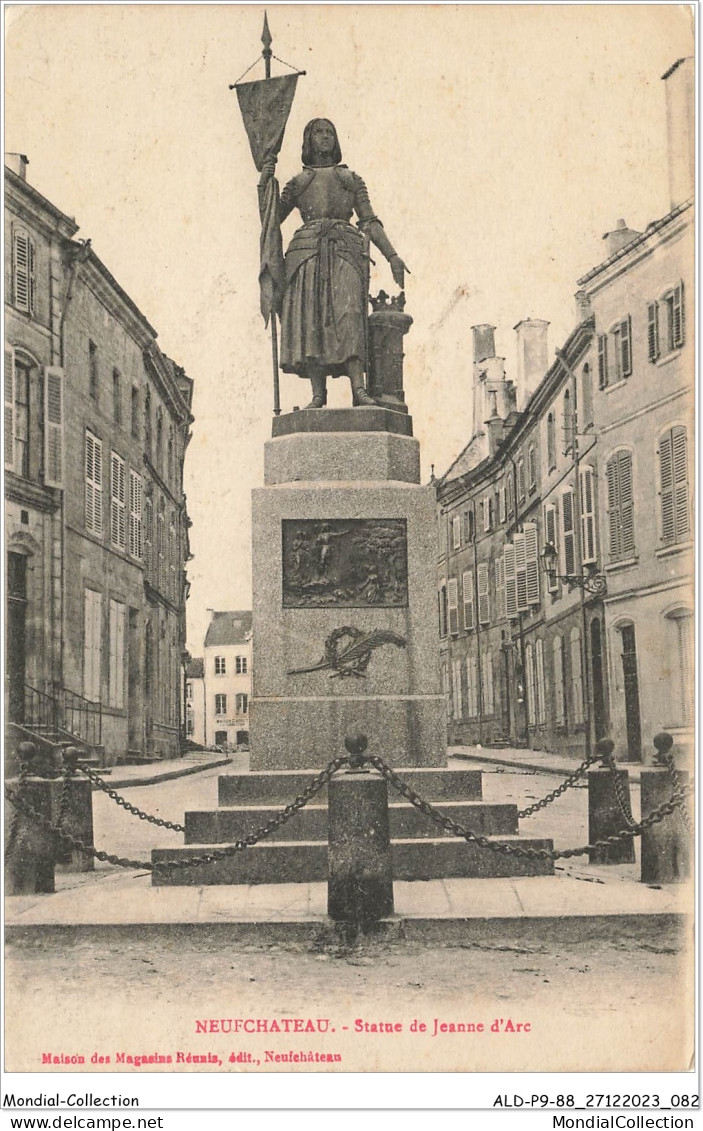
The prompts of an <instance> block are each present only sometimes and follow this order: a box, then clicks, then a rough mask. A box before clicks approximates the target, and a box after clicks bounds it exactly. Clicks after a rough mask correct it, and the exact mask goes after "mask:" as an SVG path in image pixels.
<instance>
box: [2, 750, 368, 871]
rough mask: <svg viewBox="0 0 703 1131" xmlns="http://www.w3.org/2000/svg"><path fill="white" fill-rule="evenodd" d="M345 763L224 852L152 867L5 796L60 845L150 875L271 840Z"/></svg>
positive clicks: (336, 762)
mask: <svg viewBox="0 0 703 1131" xmlns="http://www.w3.org/2000/svg"><path fill="white" fill-rule="evenodd" d="M348 761H349V757H348V755H346V754H345V755H342V756H341V757H339V758H334V759H333V760H332V761H331V762H329V763H328V764H327V766H325V768H324V770H322V771H321V772H320V773H319V774H318V775H317V776H316V777H314V778H313V779H312V781H311V782H310V784H309V785H308V786H307V788H306V789H304V790H303V792H302V793H301V794H299V795H298V797H296V798H295V800H294V801H291V803H290V804H289V805H286V807H285V809H282V810H281V812H280V813H277V814H276V816H275V817H272V818H271V820H270V821H267V823H266V824H265V825H262V827H261V828H260V829H257V830H256V832H253V833H249V834H248V835H247V836H246V837H244V838H243V839H242V840H237V841H235V842H234V843H233V844H228V845H227V847H226V848H221V849H215V850H214V851H212V852H208V853H205V854H203V855H201V856H189V857H186V858H185V859H183V860H158V861H157V862H156V863H152V862H151V861H150V860H129V859H127V858H125V857H121V856H113V855H111V854H110V853H109V852H102V851H99V850H98V849H97V848H95V846H94V845H92V844H86V843H85V841H82V840H79V839H78V838H77V837H74V836H71V835H70V834H69V833H66V832H62V831H61V830H60V829H59V828H57V827H56V826H55V825H53V824H52V823H51V822H50V821H47V820H46V818H45V817H43V816H42V814H41V813H39V812H38V811H37V810H36V809H34V808H33V806H31V805H29V804H28V803H27V802H26V801H24V800H23V799H22V798H21V797H20V795H19V793H17V792H15V791H14V790H11V789H10V788H9V786H5V796H6V797H7V799H8V801H10V802H11V803H12V804H13V805H14V806H15V807H16V809H17V810H19V811H21V812H23V813H24V814H25V816H28V817H31V818H32V820H33V821H35V822H36V823H37V824H38V825H39V826H40V827H41V828H43V829H44V830H45V831H46V832H50V833H52V834H53V835H54V836H58V837H60V839H61V843H62V845H64V846H66V847H67V848H72V849H73V848H77V849H79V850H80V851H82V852H87V853H89V854H90V855H91V856H93V857H94V858H95V859H96V860H102V861H103V862H105V863H107V864H116V865H117V866H118V867H121V868H140V869H145V870H146V871H149V872H156V871H161V870H169V869H171V868H195V867H198V866H200V865H201V864H214V863H217V861H219V860H226V859H228V857H230V856H234V855H236V853H237V852H242V851H243V850H244V849H246V848H251V847H252V846H253V845H255V844H256V843H257V842H258V841H260V840H263V839H264V838H265V837H267V836H270V834H271V833H272V832H273V831H274V830H275V829H277V828H280V826H281V825H284V824H285V823H286V821H288V820H290V818H291V817H292V816H293V814H294V813H297V812H298V810H299V809H303V808H304V807H305V806H306V805H307V804H308V802H309V801H311V800H312V798H313V797H315V795H316V794H318V793H319V792H320V790H321V789H324V787H325V786H326V785H327V783H328V782H329V780H330V778H331V777H332V776H333V774H336V772H337V770H339V769H340V768H341V767H342V766H343V765H344V764H345V763H346V762H348Z"/></svg>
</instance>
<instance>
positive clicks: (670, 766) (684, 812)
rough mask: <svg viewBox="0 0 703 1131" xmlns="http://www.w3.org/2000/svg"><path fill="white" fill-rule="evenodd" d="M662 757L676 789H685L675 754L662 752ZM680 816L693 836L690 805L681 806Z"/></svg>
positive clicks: (687, 830) (684, 825)
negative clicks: (677, 767)
mask: <svg viewBox="0 0 703 1131" xmlns="http://www.w3.org/2000/svg"><path fill="white" fill-rule="evenodd" d="M661 757H662V758H663V760H664V765H665V766H666V768H667V770H668V771H669V777H670V778H671V783H672V785H673V787H674V790H679V789H683V788H684V787H683V786H682V785H681V778H680V777H679V772H678V770H677V769H676V762H675V761H674V756H673V754H671V753H664V752H662V754H661ZM679 817H680V818H681V822H682V824H683V827H684V828H685V830H686V832H687V833H688V834H689V835H690V836H693V825H692V824H691V818H690V815H689V812H688V806H687V805H682V806H681V808H680V810H679Z"/></svg>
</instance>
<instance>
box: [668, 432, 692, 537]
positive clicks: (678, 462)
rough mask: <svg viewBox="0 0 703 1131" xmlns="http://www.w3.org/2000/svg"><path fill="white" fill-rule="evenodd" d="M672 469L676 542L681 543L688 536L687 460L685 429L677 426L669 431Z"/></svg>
mask: <svg viewBox="0 0 703 1131" xmlns="http://www.w3.org/2000/svg"><path fill="white" fill-rule="evenodd" d="M671 441H672V451H673V467H674V510H675V521H676V541H677V542H683V541H685V540H686V538H688V536H689V534H690V520H689V507H688V459H687V442H686V429H685V428H684V427H683V426H682V425H677V426H676V428H672V430H671Z"/></svg>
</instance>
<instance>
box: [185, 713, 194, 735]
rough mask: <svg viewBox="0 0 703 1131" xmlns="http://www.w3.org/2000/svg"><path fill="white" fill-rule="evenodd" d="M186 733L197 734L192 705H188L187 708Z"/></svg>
mask: <svg viewBox="0 0 703 1131" xmlns="http://www.w3.org/2000/svg"><path fill="white" fill-rule="evenodd" d="M186 734H188V735H191V734H195V719H194V718H193V708H192V707H188V708H187V710H186Z"/></svg>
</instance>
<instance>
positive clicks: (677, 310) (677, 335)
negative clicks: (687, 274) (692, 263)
mask: <svg viewBox="0 0 703 1131" xmlns="http://www.w3.org/2000/svg"><path fill="white" fill-rule="evenodd" d="M672 340H673V343H674V346H675V347H677V346H682V345H683V342H684V305H683V283H679V285H678V287H677V288H676V290H675V291H674V306H673V326H672Z"/></svg>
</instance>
